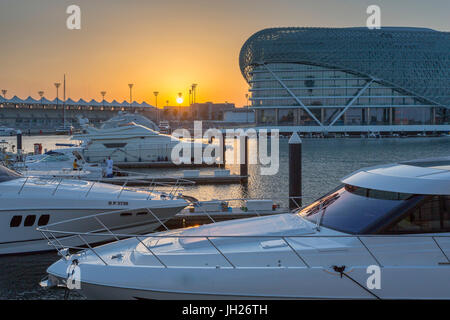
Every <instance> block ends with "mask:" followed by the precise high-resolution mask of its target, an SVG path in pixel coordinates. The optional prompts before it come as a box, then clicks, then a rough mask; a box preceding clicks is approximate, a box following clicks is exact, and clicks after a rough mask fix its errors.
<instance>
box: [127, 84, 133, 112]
mask: <svg viewBox="0 0 450 320" xmlns="http://www.w3.org/2000/svg"><path fill="white" fill-rule="evenodd" d="M133 85H134V84H133V83H129V84H128V87H129V88H130V107H131V103H132V102H133V94H132V89H133Z"/></svg>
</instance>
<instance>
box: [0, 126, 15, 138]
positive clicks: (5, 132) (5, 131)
mask: <svg viewBox="0 0 450 320" xmlns="http://www.w3.org/2000/svg"><path fill="white" fill-rule="evenodd" d="M16 133H17V132H16V130H15V129H13V128H7V127H1V126H0V136H12V135H15V134H16Z"/></svg>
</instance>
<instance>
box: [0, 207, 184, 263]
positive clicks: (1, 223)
mask: <svg viewBox="0 0 450 320" xmlns="http://www.w3.org/2000/svg"><path fill="white" fill-rule="evenodd" d="M183 208H184V206H180V207H166V208H151V210H152V212H153V213H154V214H155V215H156V216H157V217H158V218H159V219H160V220H161V221H162V222H164V221H167V220H168V219H170V218H171V217H173V216H174V215H175V214H176V213H177V212H179V211H180V210H181V209H183ZM107 211H111V209H106V208H105V209H97V210H86V209H71V210H54V209H49V210H42V209H40V210H33V211H26V210H25V211H20V210H18V211H15V212H0V229H3V231H4V232H2V234H1V235H0V255H10V254H21V253H33V252H41V251H51V250H55V248H54V247H52V246H50V245H49V241H48V239H46V238H45V237H44V236H43V235H42V234H41V232H39V231H37V230H36V227H37V224H36V222H35V223H34V224H33V226H30V227H25V226H24V225H23V224H24V223H23V222H22V223H21V226H19V227H14V228H11V227H10V223H11V217H12V216H23V217H24V219H25V217H26V216H28V215H35V216H36V217H37V218H36V221H37V220H38V218H39V217H40V216H42V214H49V215H50V223H57V222H61V221H64V220H68V219H74V218H82V217H88V216H91V215H94V214H99V213H102V212H107ZM129 211H130V213H131V214H130V215H127V216H123V215H120V213H117V214H110V215H108V216H105V217H104V218H102V217H99V218H102V219H103V223H104V224H105V225H106V226H107V227H109V228H111V230H112V231H114V233H115V234H145V233H149V232H153V231H155V229H156V228H158V227H160V226H161V224H160V223H159V222H158V221H157V220H156V219H155V218H154V217H153V216H152V215H151V214H150V213H148V212H147V213H145V212H146V209H140V210H136V209H132V208H130V209H129ZM138 211H139V212H140V213H145V214H142V215H138V214H137V212H138ZM96 228H99V229H100V228H101V226H100V224H99V223H97V222H96V221H95V220H94V219H84V220H79V221H72V222H70V223H68V224H67V230H68V231H73V230H77V232H90V231H93V230H95V229H96ZM102 233H105V231H104V230H102ZM47 236H48V234H47ZM54 236H55V237H56V238H57V239H56V240H55V239H54V238H52V241H54V242H55V243H58V241H59V242H60V243H61V244H62V245H65V246H86V242H88V243H89V244H97V243H104V242H109V241H112V240H115V239H114V237H113V236H95V235H93V236H85V237H84V240H86V242H85V241H84V240H82V239H80V238H79V237H70V238H69V237H67V236H64V235H62V234H57V233H54Z"/></svg>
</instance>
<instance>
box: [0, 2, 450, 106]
mask: <svg viewBox="0 0 450 320" xmlns="http://www.w3.org/2000/svg"><path fill="white" fill-rule="evenodd" d="M70 4H77V5H79V6H80V7H81V30H68V29H67V28H66V19H67V17H68V15H67V14H66V8H67V6H68V5H70ZM370 4H378V5H379V6H380V7H381V10H382V17H381V19H382V25H385V26H417V27H429V28H434V29H438V30H441V31H450V22H449V21H450V19H449V13H450V1H449V0H428V1H418V0H386V1H380V0H369V1H366V0H276V1H275V0H270V1H269V0H220V1H219V0H190V1H187V0H148V1H147V0H84V1H80V0H78V1H76V0H1V1H0V44H1V51H0V52H1V53H0V57H1V59H0V66H1V67H0V89H7V90H8V93H7V97H12V96H13V95H18V96H19V97H21V98H25V97H27V96H29V95H31V96H33V97H34V98H37V97H38V94H37V92H38V91H40V90H43V91H45V96H46V97H48V98H49V99H53V98H54V97H55V94H56V90H55V88H54V85H53V83H54V82H58V81H59V82H62V78H63V74H64V73H66V75H67V84H68V87H67V96H69V97H71V98H72V99H74V100H78V99H79V98H83V99H85V100H90V99H92V98H94V99H96V100H101V95H100V91H102V90H105V91H107V95H106V99H107V100H112V99H116V100H118V101H123V100H124V99H128V97H129V89H128V86H127V84H128V83H134V84H135V88H134V89H133V100H137V101H138V102H141V101H142V100H145V101H147V102H148V103H150V104H154V102H155V100H154V97H153V91H159V92H160V95H159V97H158V105H159V106H162V105H165V101H166V100H169V104H170V105H174V104H176V103H175V99H176V95H177V93H178V92H183V95H184V96H185V101H186V102H187V100H188V99H187V95H188V87H189V86H190V85H191V84H192V83H197V84H198V94H197V101H198V102H204V101H213V102H225V101H228V102H233V103H236V105H237V106H242V105H244V104H245V103H246V100H245V93H246V92H247V89H248V85H247V83H246V82H245V81H244V79H243V77H242V75H241V73H240V70H239V64H238V56H239V51H240V49H241V47H242V45H243V43H244V42H245V41H246V40H247V38H248V37H249V36H251V35H252V34H253V33H255V32H257V31H259V30H261V29H263V28H268V27H282V26H283V27H284V26H316V27H345V26H364V25H365V22H366V18H367V15H366V8H367V6H368V5H370ZM60 92H61V91H60Z"/></svg>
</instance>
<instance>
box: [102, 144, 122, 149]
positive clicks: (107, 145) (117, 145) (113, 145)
mask: <svg viewBox="0 0 450 320" xmlns="http://www.w3.org/2000/svg"><path fill="white" fill-rule="evenodd" d="M103 145H104V146H105V147H106V148H123V147H125V146H126V145H127V144H126V143H104V144H103Z"/></svg>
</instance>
